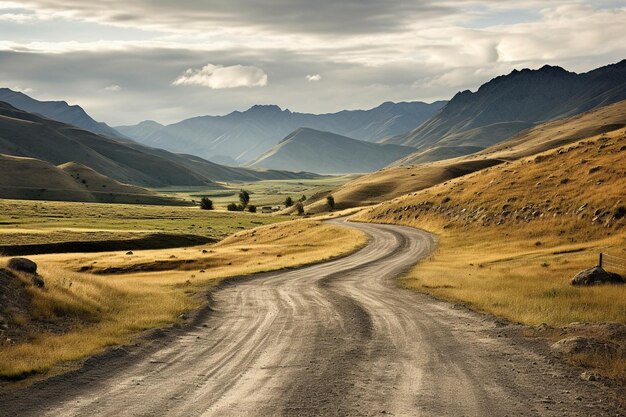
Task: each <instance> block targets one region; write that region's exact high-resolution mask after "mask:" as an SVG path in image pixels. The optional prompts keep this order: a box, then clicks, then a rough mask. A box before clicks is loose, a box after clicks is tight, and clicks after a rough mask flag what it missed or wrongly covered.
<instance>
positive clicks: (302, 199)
mask: <svg viewBox="0 0 626 417" xmlns="http://www.w3.org/2000/svg"><path fill="white" fill-rule="evenodd" d="M298 201H300V202H302V203H304V202H305V201H306V196H305V195H304V194H302V197H300V200H298Z"/></svg>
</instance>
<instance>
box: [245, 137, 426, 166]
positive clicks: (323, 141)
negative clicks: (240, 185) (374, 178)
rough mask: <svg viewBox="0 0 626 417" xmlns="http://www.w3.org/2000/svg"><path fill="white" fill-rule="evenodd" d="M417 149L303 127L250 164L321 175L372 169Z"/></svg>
mask: <svg viewBox="0 0 626 417" xmlns="http://www.w3.org/2000/svg"><path fill="white" fill-rule="evenodd" d="M413 150H414V149H413V148H409V147H406V146H398V145H380V144H378V143H370V142H365V141H360V140H356V139H351V138H348V137H346V136H341V135H337V134H334V133H330V132H321V131H319V130H314V129H309V128H299V129H297V130H296V131H294V132H292V133H291V134H290V135H288V136H287V137H286V138H285V139H283V140H282V141H281V142H280V143H279V144H278V145H276V146H274V147H273V148H272V149H270V150H269V151H267V152H266V153H264V154H263V155H261V156H259V157H258V158H257V159H255V160H254V161H252V162H250V163H249V164H248V165H247V166H249V167H252V168H273V169H282V170H288V171H293V170H303V171H309V172H317V173H319V174H347V173H361V172H372V171H376V170H378V169H380V168H382V167H384V166H386V165H388V164H390V163H391V162H393V161H395V160H397V159H399V158H402V157H403V156H406V155H408V154H410V153H411V152H412V151H413Z"/></svg>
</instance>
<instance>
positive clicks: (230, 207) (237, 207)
mask: <svg viewBox="0 0 626 417" xmlns="http://www.w3.org/2000/svg"><path fill="white" fill-rule="evenodd" d="M226 210H228V211H241V210H243V207H241V206H240V205H238V204H237V203H230V204H228V205H227V206H226Z"/></svg>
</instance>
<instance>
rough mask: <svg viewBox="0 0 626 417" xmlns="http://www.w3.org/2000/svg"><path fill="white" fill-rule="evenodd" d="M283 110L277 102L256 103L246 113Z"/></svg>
mask: <svg viewBox="0 0 626 417" xmlns="http://www.w3.org/2000/svg"><path fill="white" fill-rule="evenodd" d="M282 111H283V109H281V108H280V107H279V106H277V105H276V104H255V105H254V106H252V107H250V108H249V109H248V110H246V111H245V112H244V113H281V112H282ZM287 111H288V110H287Z"/></svg>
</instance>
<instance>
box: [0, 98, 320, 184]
mask: <svg viewBox="0 0 626 417" xmlns="http://www.w3.org/2000/svg"><path fill="white" fill-rule="evenodd" d="M0 153H5V154H9V155H16V156H25V157H31V158H37V159H41V160H44V161H48V162H50V163H52V164H53V165H59V164H64V163H66V162H71V161H73V162H78V163H81V164H83V165H85V166H88V167H90V168H92V169H94V170H95V171H97V172H99V173H100V174H102V175H105V176H107V177H110V178H113V179H115V180H117V181H119V182H122V183H128V184H134V185H139V186H144V187H166V186H171V185H179V186H181V185H182V186H207V185H215V184H213V181H256V180H259V179H287V178H301V177H306V178H309V177H311V176H312V174H302V175H298V174H294V173H282V172H275V171H269V172H264V171H260V172H259V171H254V170H246V169H238V168H230V167H222V166H221V165H217V164H213V163H211V162H209V161H205V160H203V159H201V158H196V157H192V156H186V155H177V154H172V153H170V152H167V151H163V150H160V149H154V148H149V147H146V146H142V145H139V144H137V143H135V142H132V141H130V140H124V139H112V138H107V137H103V136H99V135H96V134H94V133H91V132H89V131H86V130H82V129H79V128H76V127H74V126H69V125H66V124H63V123H60V122H57V121H54V120H50V119H46V118H43V117H41V116H37V115H34V114H30V113H26V112H24V111H21V110H18V109H16V108H14V107H13V106H11V105H9V104H6V103H1V102H0Z"/></svg>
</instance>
